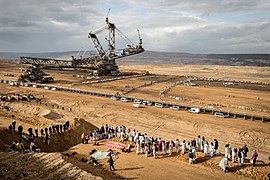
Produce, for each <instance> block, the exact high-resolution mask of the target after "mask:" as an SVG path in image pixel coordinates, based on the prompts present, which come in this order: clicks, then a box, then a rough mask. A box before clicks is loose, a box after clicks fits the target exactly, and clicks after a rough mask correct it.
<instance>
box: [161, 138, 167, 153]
mask: <svg viewBox="0 0 270 180" xmlns="http://www.w3.org/2000/svg"><path fill="white" fill-rule="evenodd" d="M161 148H162V154H163V156H164V155H166V154H167V149H166V143H165V141H162V143H161Z"/></svg>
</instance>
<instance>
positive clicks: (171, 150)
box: [169, 141, 173, 156]
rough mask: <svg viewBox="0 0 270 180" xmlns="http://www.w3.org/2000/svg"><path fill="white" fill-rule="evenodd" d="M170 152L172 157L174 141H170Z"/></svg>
mask: <svg viewBox="0 0 270 180" xmlns="http://www.w3.org/2000/svg"><path fill="white" fill-rule="evenodd" d="M169 151H170V156H171V155H172V153H173V141H170V144H169Z"/></svg>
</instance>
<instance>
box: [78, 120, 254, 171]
mask: <svg viewBox="0 0 270 180" xmlns="http://www.w3.org/2000/svg"><path fill="white" fill-rule="evenodd" d="M113 137H118V138H119V139H120V142H124V141H125V140H128V141H129V142H130V143H135V151H136V154H137V155H139V154H144V155H145V157H149V156H153V157H154V158H158V156H172V155H173V154H174V155H180V154H183V155H184V154H186V153H187V154H188V160H189V164H194V163H196V152H202V153H203V156H204V157H212V156H215V155H218V154H220V152H219V149H220V146H219V142H218V140H217V139H213V141H212V142H210V141H208V140H206V139H205V137H204V136H200V135H199V136H198V137H197V138H193V139H191V140H182V141H180V140H179V139H175V140H170V141H167V140H163V139H162V138H155V137H149V136H148V135H147V133H141V132H139V131H137V130H135V129H133V130H131V129H127V128H126V127H125V126H124V125H121V126H116V127H112V126H109V125H107V124H106V125H105V126H101V127H100V128H97V129H95V130H93V131H89V132H87V133H82V135H81V140H82V143H83V144H87V143H88V141H89V140H93V141H98V140H101V139H110V138H113ZM95 143H97V142H95ZM130 147H131V146H130V144H129V145H128V146H127V149H123V151H125V152H130ZM158 151H159V152H160V153H157V152H158ZM248 152H249V149H248V147H247V146H246V145H244V146H243V147H242V148H232V147H231V146H230V145H229V144H227V145H226V146H225V157H224V158H223V159H222V160H221V161H220V164H219V165H220V167H221V169H222V170H223V171H224V172H227V171H228V161H232V162H233V163H236V162H239V163H240V166H243V165H244V162H245V159H246V157H247V153H248ZM257 157H258V153H257V152H256V151H254V152H253V154H252V157H251V161H252V163H253V166H255V163H256V159H257Z"/></svg>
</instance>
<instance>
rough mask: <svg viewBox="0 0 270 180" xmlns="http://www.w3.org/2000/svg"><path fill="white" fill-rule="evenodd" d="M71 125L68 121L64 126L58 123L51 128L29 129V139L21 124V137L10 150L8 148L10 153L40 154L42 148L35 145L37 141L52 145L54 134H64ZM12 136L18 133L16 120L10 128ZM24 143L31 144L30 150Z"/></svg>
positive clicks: (19, 131) (19, 132) (19, 127)
mask: <svg viewBox="0 0 270 180" xmlns="http://www.w3.org/2000/svg"><path fill="white" fill-rule="evenodd" d="M69 126H70V123H69V121H68V120H67V121H66V122H65V123H64V124H62V123H59V124H58V123H56V124H54V123H53V124H52V125H51V126H46V127H41V128H39V129H38V128H37V127H36V128H35V129H33V128H32V127H29V128H28V129H27V131H28V137H27V136H26V135H25V132H24V127H23V126H22V124H19V125H18V127H17V129H18V134H19V136H20V137H21V138H20V139H19V140H15V141H14V142H13V143H12V145H11V146H10V148H8V151H19V152H40V148H39V147H37V145H36V144H35V142H36V140H37V139H41V142H42V144H47V145H49V144H50V138H51V135H52V134H55V133H64V132H66V131H67V130H68V129H69ZM8 129H9V132H10V134H12V133H15V131H16V120H15V119H14V120H13V121H12V123H10V124H9V126H8ZM23 141H26V142H29V143H30V146H29V149H28V148H26V147H25V146H24V144H23Z"/></svg>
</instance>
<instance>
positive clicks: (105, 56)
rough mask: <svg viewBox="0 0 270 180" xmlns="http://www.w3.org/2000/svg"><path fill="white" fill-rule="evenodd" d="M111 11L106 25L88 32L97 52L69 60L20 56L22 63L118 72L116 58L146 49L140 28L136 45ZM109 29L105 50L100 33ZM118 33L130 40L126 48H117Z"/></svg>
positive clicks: (109, 72)
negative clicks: (111, 17) (114, 21)
mask: <svg viewBox="0 0 270 180" xmlns="http://www.w3.org/2000/svg"><path fill="white" fill-rule="evenodd" d="M109 12H110V9H109V11H108V14H107V17H106V19H105V23H106V25H105V26H104V27H102V28H100V29H98V30H96V31H91V32H90V33H89V34H88V38H90V39H91V40H92V42H93V44H94V46H95V49H96V54H95V55H91V56H88V57H82V56H80V57H74V56H72V57H71V58H70V59H69V60H56V59H45V58H33V57H20V63H22V64H31V65H34V66H36V67H39V68H59V69H63V68H81V69H91V70H95V71H96V72H97V74H98V75H109V74H113V73H115V72H118V65H117V64H116V62H115V60H116V59H119V58H123V57H126V56H131V55H135V54H139V53H142V52H143V51H144V49H143V47H142V39H141V37H140V33H139V30H137V31H138V36H139V43H138V44H137V45H136V44H135V43H132V41H130V40H129V39H128V38H127V37H126V36H125V35H124V34H123V33H122V32H121V31H120V30H119V29H118V28H117V27H116V25H115V24H114V23H111V22H110V21H109V17H108V16H109ZM104 31H108V37H106V38H105V39H106V42H107V43H108V48H107V49H106V50H105V49H104V48H103V47H102V45H101V43H100V41H99V39H98V34H100V33H101V32H104ZM116 34H118V35H119V36H120V37H121V38H123V39H124V40H125V42H128V43H129V44H128V45H127V47H126V48H123V49H116V47H115V36H116Z"/></svg>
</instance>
